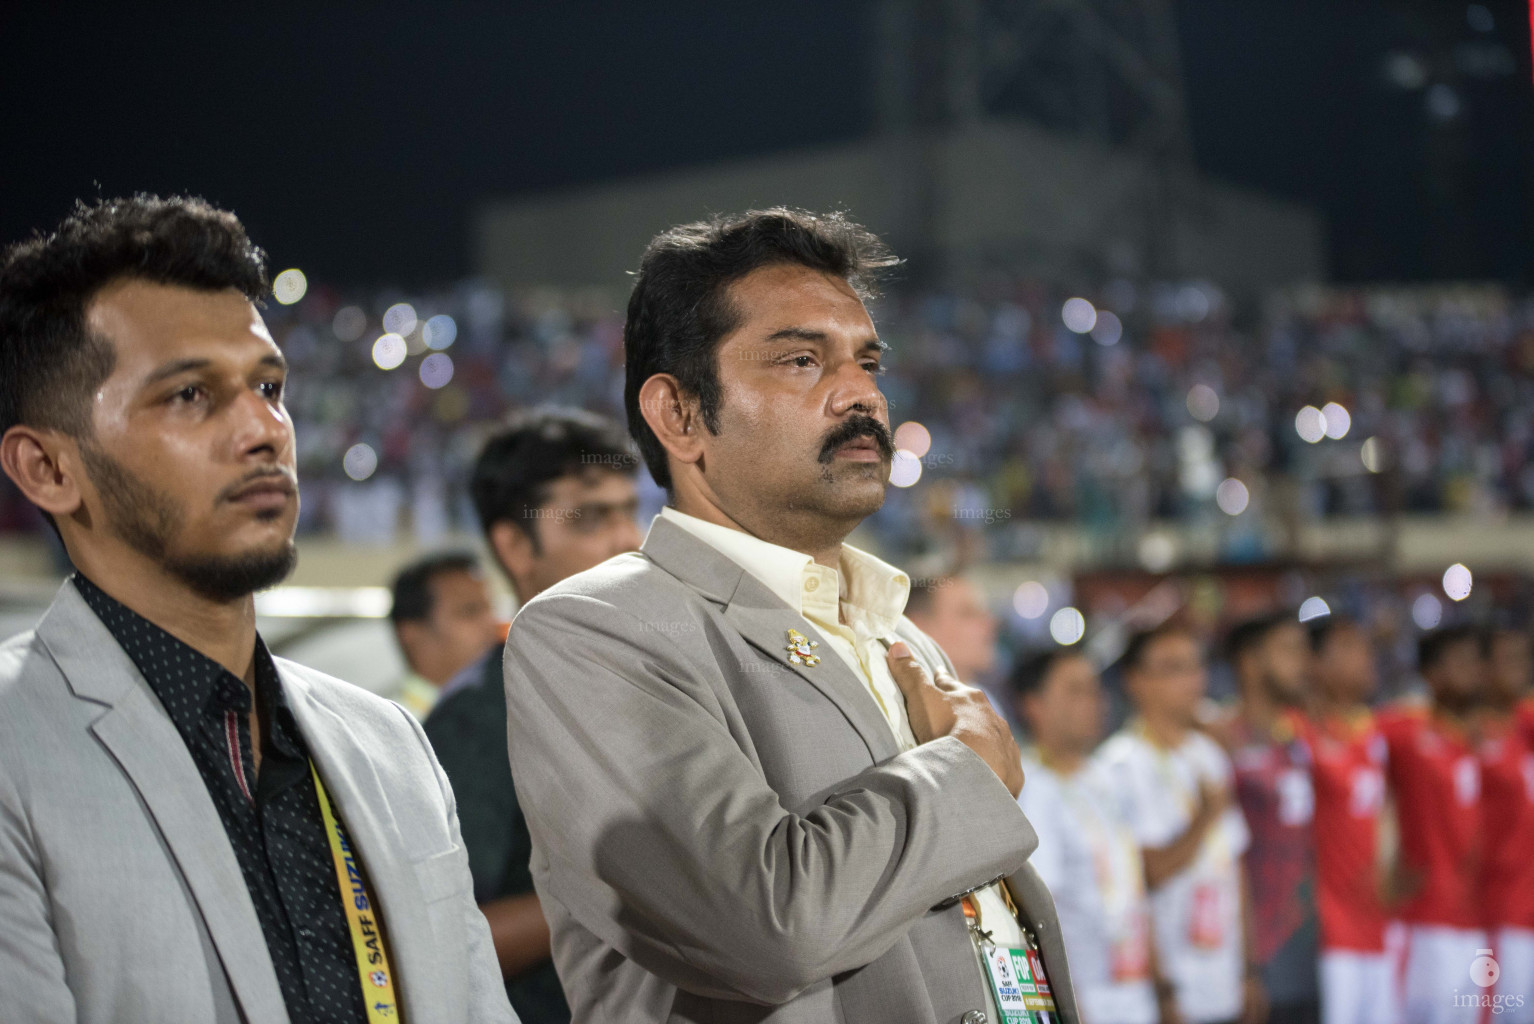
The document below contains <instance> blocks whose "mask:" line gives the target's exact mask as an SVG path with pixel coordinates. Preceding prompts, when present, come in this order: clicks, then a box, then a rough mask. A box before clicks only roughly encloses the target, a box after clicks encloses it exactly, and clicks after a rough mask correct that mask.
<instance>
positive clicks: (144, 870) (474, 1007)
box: [0, 584, 516, 1024]
mask: <svg viewBox="0 0 1534 1024" xmlns="http://www.w3.org/2000/svg"><path fill="white" fill-rule="evenodd" d="M277 671H278V674H279V675H280V676H281V678H282V685H283V687H284V690H285V692H286V693H287V694H288V699H289V703H290V704H291V705H292V710H293V715H294V717H295V718H296V719H297V721H298V725H299V728H300V730H301V731H302V732H303V734H304V738H305V740H306V741H307V742H308V745H309V748H310V751H311V753H312V756H313V757H314V759H315V761H316V763H317V765H318V767H319V770H320V774H321V775H322V776H324V778H325V782H326V788H327V789H328V790H329V792H330V796H331V799H332V800H333V801H334V802H335V804H336V806H337V808H338V810H339V811H340V814H341V817H342V818H343V820H345V822H346V824H347V826H348V828H349V830H350V832H351V835H352V840H353V842H355V843H356V845H357V847H358V849H359V850H360V851H361V858H362V863H363V865H364V867H365V868H366V870H367V871H368V873H369V876H370V879H371V881H372V883H373V886H374V888H375V891H376V894H377V897H378V901H379V903H380V904H381V906H382V910H383V919H384V924H385V927H386V928H387V934H388V938H389V952H390V957H391V960H392V962H393V964H394V969H395V974H396V976H397V977H398V979H399V986H400V987H399V995H400V999H401V1002H402V1004H403V1008H404V1017H405V1020H406V1021H408V1022H410V1024H429V1022H441V1024H463V1022H464V1021H502V1022H514V1021H515V1020H516V1017H515V1016H514V1015H513V1013H512V1011H511V1007H510V1006H509V1004H508V1003H507V1002H506V992H505V989H504V988H503V987H502V984H501V976H500V970H499V967H498V966H497V964H496V960H495V954H494V951H493V949H492V948H491V945H490V933H489V928H488V926H487V924H486V922H485V919H484V916H483V915H482V914H481V913H480V912H479V910H478V909H477V908H476V907H475V905H474V899H473V895H472V892H471V889H470V885H471V883H470V880H469V867H468V859H467V857H466V855H465V854H464V850H463V844H462V843H461V842H460V840H459V837H458V819H457V815H456V813H455V811H454V807H453V793H452V790H451V789H450V788H449V786H448V782H447V778H446V776H444V775H443V774H442V771H441V769H440V768H438V767H437V761H436V758H435V757H433V756H432V752H431V748H430V747H429V746H428V745H427V743H426V738H425V736H424V735H423V734H422V732H421V729H420V726H418V725H416V723H415V720H414V719H413V718H411V717H410V715H409V714H408V713H406V712H405V711H404V710H403V709H402V708H400V707H399V706H398V705H395V704H391V703H389V702H388V701H385V700H382V699H380V698H378V697H375V696H373V695H372V694H369V693H367V692H366V691H364V690H362V689H359V688H358V687H355V686H351V685H349V684H347V683H343V682H341V681H340V680H337V679H332V678H331V677H329V676H326V675H323V674H321V673H319V672H315V671H313V670H310V669H306V668H303V667H302V666H299V665H295V664H293V663H291V662H287V661H283V660H281V659H277ZM0 1019H3V1020H5V1021H6V1024H31V1022H47V1024H58V1022H61V1021H80V1022H102V1024H106V1022H119V1024H123V1022H145V1024H183V1022H184V1024H209V1022H218V1024H225V1022H229V1024H234V1022H238V1021H248V1022H251V1024H268V1022H273V1024H276V1022H286V1021H287V1020H288V1014H287V1010H286V1008H285V1007H284V1005H283V1000H282V991H281V989H280V988H279V986H278V983H277V975H276V973H275V971H274V970H273V968H272V962H271V958H270V956H269V955H268V953H267V949H266V940H265V938H264V937H263V935H262V932H261V925H260V923H259V921H258V920H257V918H256V912H255V909H254V907H253V906H252V904H251V901H250V896H249V893H248V891H247V889H246V887H245V880H244V878H243V877H242V876H241V874H240V867H239V863H238V862H237V861H236V860H235V856H234V851H233V850H232V849H231V847H230V845H229V841H228V839H227V838H226V837H225V834H224V828H223V824H222V822H221V821H220V819H219V815H218V811H217V810H216V809H215V807H214V805H213V801H212V799H211V798H210V797H209V796H208V792H207V789H206V787H205V786H204V784H203V780H202V776H201V775H200V774H199V773H198V771H197V766H196V764H195V763H194V762H193V761H192V757H191V754H190V753H189V752H188V751H187V748H186V745H185V744H184V743H183V742H182V739H181V736H180V734H179V733H178V732H177V731H176V727H175V726H174V725H173V724H172V723H171V720H170V717H169V716H168V715H167V714H166V713H165V710H164V708H163V707H162V706H161V705H160V703H159V700H158V699H157V698H156V697H155V695H154V691H153V690H151V689H150V688H149V685H148V683H146V682H145V680H144V678H143V676H142V675H140V674H139V672H138V669H137V668H136V667H135V666H134V664H133V662H132V661H131V660H130V659H129V658H128V656H127V655H126V654H125V653H124V652H123V650H122V648H121V647H119V646H118V644H117V642H116V640H114V639H113V637H112V634H111V633H110V632H108V630H107V628H106V627H105V626H104V625H102V623H101V621H100V620H99V619H97V618H96V616H95V614H94V613H93V612H92V611H91V610H90V608H89V607H88V606H87V605H86V604H85V601H84V600H83V599H82V598H81V597H80V595H79V592H78V591H77V590H75V588H74V586H73V585H72V584H65V586H64V588H63V589H62V590H61V591H60V592H59V594H58V597H57V598H56V599H55V600H54V603H53V606H52V607H51V608H50V609H49V610H48V613H47V614H46V615H45V616H44V617H43V619H42V621H41V622H40V623H39V625H38V627H37V629H36V630H35V631H34V632H32V633H26V634H23V635H21V636H19V637H16V638H14V639H12V640H10V641H8V642H6V643H5V644H3V645H0Z"/></svg>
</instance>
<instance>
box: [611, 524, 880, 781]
mask: <svg viewBox="0 0 1534 1024" xmlns="http://www.w3.org/2000/svg"><path fill="white" fill-rule="evenodd" d="M641 550H642V551H643V552H644V553H645V555H647V556H648V557H649V558H650V559H651V560H652V561H654V562H655V563H656V564H657V565H659V566H660V567H661V568H662V569H665V570H666V571H667V572H669V573H671V574H672V575H673V576H676V577H677V578H678V579H680V580H681V581H682V582H684V583H687V584H688V585H690V586H692V587H693V588H694V589H696V590H697V591H698V592H699V593H701V594H702V595H703V596H704V597H707V598H709V599H710V600H712V601H714V602H716V603H718V604H721V605H723V606H724V617H725V620H726V621H728V622H729V623H730V625H731V626H732V627H734V628H735V629H736V630H737V631H738V632H739V633H740V635H741V637H742V639H744V640H745V641H746V642H747V643H749V644H750V645H751V646H752V647H755V648H756V649H757V650H758V651H761V652H762V653H763V654H764V655H766V656H767V657H768V658H771V659H772V660H773V661H776V662H778V663H780V664H782V665H784V666H786V667H787V668H789V669H791V670H792V671H794V672H796V673H798V674H799V676H800V677H802V678H803V679H804V680H805V681H806V682H808V683H809V684H810V685H811V686H813V687H815V689H817V690H819V691H820V693H821V694H823V695H824V696H825V697H826V699H827V700H829V701H830V702H831V703H832V704H834V705H835V706H836V708H837V710H839V711H840V712H841V713H842V715H843V716H844V717H845V718H846V719H847V722H848V724H850V725H851V726H852V728H853V730H854V731H856V732H857V734H858V736H859V737H861V738H862V740H863V743H864V745H865V746H867V748H868V754H869V757H871V758H872V759H873V760H874V762H875V763H878V762H881V761H884V760H887V759H888V758H891V757H894V756H895V755H896V754H898V753H899V752H900V748H899V746H898V745H897V744H896V743H895V737H894V735H893V734H892V733H891V732H890V727H889V723H888V722H886V721H885V720H884V715H883V714H882V713H881V712H880V711H879V708H878V705H877V704H875V703H874V699H873V696H872V695H871V694H870V693H869V692H868V687H867V685H866V684H865V683H864V682H863V681H862V680H861V679H859V678H858V677H857V675H856V674H854V673H853V671H852V670H851V669H850V668H848V667H847V664H846V663H845V662H844V661H842V659H841V657H840V656H838V655H837V654H836V652H835V651H833V650H832V649H831V646H830V644H829V643H828V642H827V641H826V638H825V637H824V636H822V635H821V634H820V632H819V631H818V630H817V629H816V628H815V627H814V626H812V625H810V622H809V620H808V619H806V618H805V617H804V616H802V615H800V614H799V613H798V612H796V611H794V610H793V609H792V608H790V607H789V606H788V605H787V604H784V603H783V601H782V599H781V598H779V597H778V596H777V595H776V594H774V593H773V592H772V591H771V590H770V589H769V588H768V587H767V585H766V584H765V583H763V582H762V581H761V580H759V579H757V578H756V577H755V576H753V575H751V574H750V573H749V572H747V571H746V570H745V569H743V568H742V567H741V566H740V565H739V564H737V563H736V562H735V561H733V560H732V559H730V558H728V557H726V556H725V555H724V554H722V553H721V552H719V551H718V550H717V549H715V548H714V547H712V546H710V545H709V544H707V543H705V542H704V541H701V540H699V539H698V538H697V537H694V536H693V535H692V534H690V533H688V532H687V531H686V530H684V529H683V528H682V527H680V526H677V525H676V524H675V523H672V522H669V521H668V520H666V519H662V518H660V517H657V518H656V519H655V521H654V523H652V524H651V526H650V533H649V535H648V536H647V537H646V538H645V542H644V547H643V548H642V549H641ZM790 629H797V630H798V631H799V632H801V633H803V634H804V635H805V636H806V637H807V638H808V639H810V640H814V641H816V642H817V643H819V644H820V646H819V647H818V648H817V649H816V653H817V654H819V655H820V662H819V663H818V664H816V665H795V664H793V663H792V662H790V661H789V660H788V649H787V647H788V631H789V630H790Z"/></svg>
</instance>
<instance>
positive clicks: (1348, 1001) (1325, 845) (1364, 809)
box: [1301, 615, 1398, 1024]
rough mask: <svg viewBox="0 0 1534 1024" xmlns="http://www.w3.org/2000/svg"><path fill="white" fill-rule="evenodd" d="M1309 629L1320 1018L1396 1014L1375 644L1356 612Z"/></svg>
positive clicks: (1365, 1023) (1347, 1020) (1371, 1023)
mask: <svg viewBox="0 0 1534 1024" xmlns="http://www.w3.org/2000/svg"><path fill="white" fill-rule="evenodd" d="M1309 632H1310V644H1311V651H1312V655H1313V660H1312V672H1313V676H1312V678H1313V684H1314V685H1313V702H1312V713H1311V714H1310V715H1309V716H1308V717H1307V718H1305V719H1303V720H1302V723H1301V729H1302V735H1303V738H1304V740H1305V744H1306V747H1307V750H1308V753H1309V761H1310V771H1311V779H1312V785H1313V788H1314V792H1315V802H1316V809H1315V836H1316V839H1317V842H1316V880H1317V892H1318V897H1317V900H1316V902H1317V909H1318V911H1319V914H1320V921H1321V970H1320V985H1321V1024H1395V1021H1396V1019H1397V1017H1396V1013H1397V1009H1398V1008H1397V1005H1396V999H1395V994H1396V992H1395V977H1394V975H1393V973H1392V971H1391V963H1390V959H1389V957H1387V956H1386V953H1385V921H1386V907H1385V902H1384V894H1383V889H1384V881H1385V879H1384V872H1383V871H1382V867H1383V865H1382V863H1381V858H1382V852H1383V851H1382V850H1381V824H1382V821H1381V816H1382V814H1383V813H1384V805H1385V737H1384V735H1383V734H1381V732H1380V730H1379V724H1378V722H1377V721H1376V719H1375V716H1374V713H1373V712H1372V711H1371V710H1370V709H1369V703H1368V702H1369V700H1370V698H1372V697H1373V695H1374V689H1375V670H1374V652H1373V651H1372V650H1371V649H1370V646H1369V638H1368V636H1367V634H1366V633H1365V632H1364V630H1363V628H1362V627H1361V626H1360V625H1359V624H1358V623H1357V622H1355V621H1353V620H1351V619H1346V618H1343V617H1341V616H1336V615H1327V616H1323V617H1320V618H1318V619H1315V620H1313V621H1312V623H1311V625H1310V630H1309Z"/></svg>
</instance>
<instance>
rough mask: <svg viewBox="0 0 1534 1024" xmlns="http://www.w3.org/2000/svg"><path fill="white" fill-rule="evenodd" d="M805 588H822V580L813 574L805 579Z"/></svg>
mask: <svg viewBox="0 0 1534 1024" xmlns="http://www.w3.org/2000/svg"><path fill="white" fill-rule="evenodd" d="M804 589H805V590H819V589H820V581H819V580H817V579H816V578H815V577H813V576H811V577H810V578H809V579H807V580H805V581H804Z"/></svg>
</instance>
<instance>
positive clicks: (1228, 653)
mask: <svg viewBox="0 0 1534 1024" xmlns="http://www.w3.org/2000/svg"><path fill="white" fill-rule="evenodd" d="M1298 624H1299V619H1297V618H1296V617H1295V616H1294V613H1292V612H1269V613H1268V614H1266V615H1258V616H1255V617H1254V618H1250V619H1245V620H1243V621H1241V622H1238V623H1236V625H1234V626H1232V627H1231V630H1230V632H1229V633H1228V634H1226V637H1225V660H1226V661H1228V662H1230V663H1231V665H1232V666H1234V665H1235V664H1236V662H1238V661H1240V660H1241V658H1242V656H1243V655H1245V654H1247V653H1249V652H1251V651H1255V650H1256V649H1257V648H1259V647H1261V646H1262V645H1263V644H1264V643H1266V642H1267V639H1268V637H1269V635H1271V634H1272V632H1273V631H1274V630H1275V629H1279V628H1281V627H1283V626H1290V625H1298Z"/></svg>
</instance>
